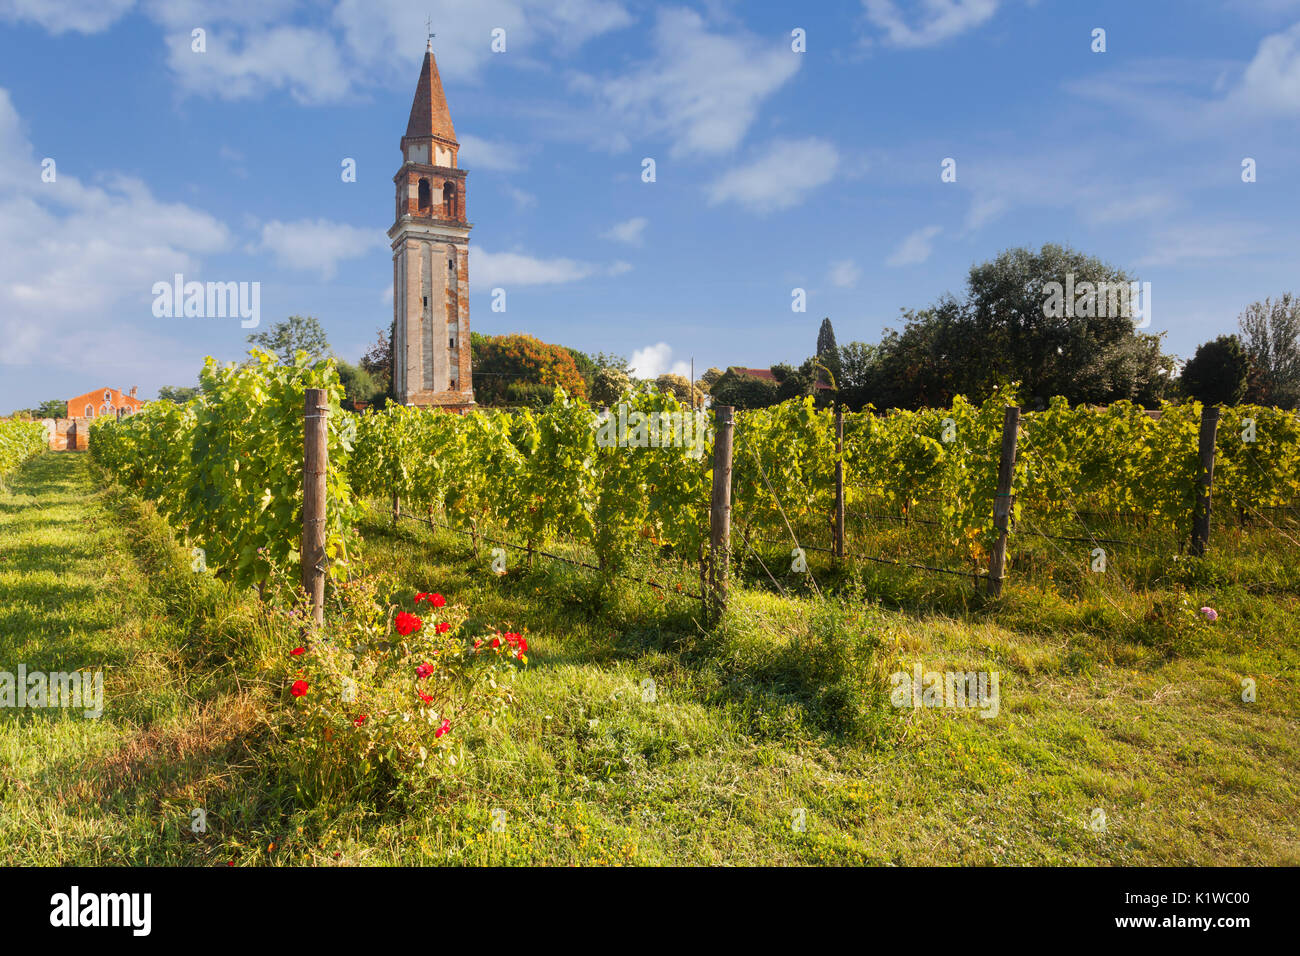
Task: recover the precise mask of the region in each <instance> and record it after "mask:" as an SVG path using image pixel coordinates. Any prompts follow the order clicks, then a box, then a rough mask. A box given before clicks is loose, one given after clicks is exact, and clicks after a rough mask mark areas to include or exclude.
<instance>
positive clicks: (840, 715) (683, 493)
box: [0, 355, 1300, 866]
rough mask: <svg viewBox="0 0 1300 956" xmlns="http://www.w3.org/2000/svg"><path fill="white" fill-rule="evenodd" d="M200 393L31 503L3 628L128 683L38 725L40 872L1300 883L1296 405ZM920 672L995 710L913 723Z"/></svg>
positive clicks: (12, 846)
mask: <svg viewBox="0 0 1300 956" xmlns="http://www.w3.org/2000/svg"><path fill="white" fill-rule="evenodd" d="M201 384H202V389H201V392H200V397H199V398H197V399H196V400H194V401H191V402H189V403H188V404H185V405H176V404H171V403H169V402H163V401H160V402H153V403H150V404H149V405H148V406H146V408H145V409H144V410H143V411H142V412H141V413H139V414H137V415H134V416H132V417H130V418H124V419H122V420H120V421H108V420H106V421H103V422H101V423H98V424H96V425H95V426H94V428H93V431H92V436H91V454H90V455H89V456H85V455H77V454H58V453H46V454H40V455H36V456H34V457H32V458H29V459H28V460H27V461H26V462H24V464H23V465H22V466H21V467H20V468H17V469H15V470H13V471H12V472H11V473H10V475H9V476H8V477H7V478H6V481H5V484H6V485H7V487H6V488H0V585H2V586H3V587H4V588H5V591H6V594H7V595H8V599H7V600H6V602H3V606H0V642H3V644H4V646H6V647H7V648H9V653H10V654H11V655H12V657H13V659H14V660H19V661H27V662H28V667H29V669H30V668H31V667H32V666H33V664H34V663H36V662H39V663H40V664H41V666H42V667H43V669H46V670H59V669H63V668H69V667H70V668H78V669H83V668H84V669H86V670H87V671H89V670H102V672H103V673H104V708H103V709H104V713H103V718H102V720H100V721H96V722H87V721H83V720H80V719H70V718H68V717H67V716H56V717H55V718H54V719H52V720H47V719H45V718H44V717H43V716H41V715H30V714H20V715H17V716H14V717H7V718H4V715H0V718H4V719H0V788H2V789H3V792H4V794H5V800H4V801H3V802H0V851H2V852H4V853H5V855H6V858H11V859H15V860H23V861H40V862H67V861H77V862H85V863H104V862H118V863H122V862H131V863H140V862H152V863H157V862H183V863H188V864H204V865H213V864H215V865H220V866H225V865H228V864H230V863H235V864H236V865H245V864H251V865H256V864H261V863H277V864H278V863H287V864H304V863H307V864H324V865H338V864H340V863H342V864H362V865H364V864H374V863H408V864H409V863H424V864H428V863H452V864H456V863H460V864H464V863H488V864H501V863H507V864H509V863H538V862H544V863H559V864H574V863H576V864H598V865H606V864H618V863H668V864H673V863H704V864H734V863H753V864H766V865H771V864H773V863H790V864H795V863H802V864H818V863H838V864H844V863H848V864H862V863H880V864H902V863H919V862H924V863H981V864H996V863H1026V864H1040V865H1041V864H1053V863H1057V864H1059V863H1093V864H1095V863H1135V862H1137V863H1187V862H1196V863H1220V864H1221V863H1258V862H1269V863H1294V862H1296V861H1297V860H1300V855H1298V854H1300V846H1297V844H1296V838H1295V830H1294V823H1293V817H1294V806H1295V802H1296V793H1297V790H1296V786H1297V785H1296V781H1297V780H1300V743H1298V741H1300V735H1297V734H1296V726H1297V710H1296V707H1297V705H1296V701H1297V700H1298V699H1300V698H1298V697H1297V695H1296V694H1295V675H1296V673H1297V670H1296V667H1297V650H1296V647H1295V642H1294V636H1293V635H1294V632H1295V626H1296V619H1297V603H1296V601H1297V595H1300V567H1298V566H1297V563H1296V561H1295V560H1294V557H1295V555H1297V554H1300V545H1297V538H1300V527H1298V526H1300V521H1298V520H1297V518H1298V517H1300V516H1298V515H1297V512H1296V497H1297V494H1298V493H1300V489H1297V484H1296V483H1297V477H1298V475H1300V467H1298V465H1300V463H1298V462H1297V450H1298V448H1300V428H1298V427H1297V422H1296V419H1295V417H1294V416H1293V415H1289V414H1284V413H1280V412H1277V411H1274V410H1271V409H1265V408H1250V407H1242V408H1227V409H1222V410H1221V412H1220V414H1219V417H1218V421H1217V432H1216V431H1215V430H1207V428H1208V426H1207V423H1209V424H1210V425H1213V424H1214V419H1213V417H1212V416H1208V415H1205V414H1203V410H1202V409H1200V408H1199V407H1196V406H1172V405H1171V406H1166V407H1165V408H1163V409H1161V410H1159V412H1158V413H1154V414H1153V413H1148V412H1147V411H1144V410H1142V409H1141V408H1138V407H1135V406H1128V405H1112V406H1111V407H1109V408H1107V409H1093V408H1086V407H1084V408H1080V407H1075V408H1070V407H1067V406H1065V405H1064V404H1063V403H1057V404H1055V405H1052V406H1051V407H1049V408H1046V409H1042V410H1037V411H1034V410H1029V411H1024V412H1023V413H1021V414H1020V415H1019V416H1018V417H1017V416H1016V415H1015V414H1014V403H1015V399H1016V396H1015V395H1013V394H1011V393H1002V394H997V395H994V396H992V397H991V398H990V399H989V400H988V401H987V402H984V403H982V404H980V405H978V406H977V405H973V404H969V403H966V402H964V401H960V400H959V401H957V402H955V403H954V404H953V405H952V406H951V407H949V408H946V409H936V410H927V411H921V412H891V413H888V414H874V413H871V412H866V413H859V414H843V415H840V416H837V415H836V413H835V412H834V410H826V409H818V408H817V407H816V406H815V405H814V404H812V403H809V402H799V401H796V402H789V403H786V404H783V405H779V406H775V407H772V408H768V409H764V410H762V411H751V412H741V413H736V414H735V415H734V424H733V425H732V426H731V427H728V424H727V422H728V420H729V419H728V415H727V413H726V412H725V410H724V411H723V412H721V413H719V412H717V411H716V410H714V411H710V412H708V413H707V414H706V415H705V419H706V420H707V422H708V423H709V425H710V429H709V430H708V431H706V432H704V433H700V432H697V431H696V430H695V428H694V424H695V422H697V421H698V419H695V418H694V417H693V416H691V413H690V410H689V409H685V410H683V409H682V408H681V406H680V405H679V404H678V403H677V402H676V401H675V400H674V399H673V398H672V397H670V396H668V395H666V394H661V393H659V392H655V391H639V392H633V393H629V394H627V395H625V396H624V401H623V402H622V403H621V405H619V406H616V407H615V408H613V409H611V410H610V411H609V413H608V415H606V414H605V413H604V412H603V411H598V410H593V409H592V408H590V407H589V406H588V405H586V404H585V403H584V402H582V401H578V400H575V399H573V398H572V397H570V396H566V395H564V394H562V393H559V394H557V395H556V397H555V401H554V402H553V403H552V404H551V405H549V406H547V407H545V408H544V409H542V410H531V411H528V410H520V411H503V410H492V409H483V410H479V411H476V412H474V413H471V414H466V415H464V416H458V415H451V414H444V413H435V412H430V411H422V410H418V409H414V408H401V407H390V408H388V409H386V410H384V411H381V412H366V413H362V414H353V413H350V412H346V411H344V410H343V409H342V408H341V406H340V401H341V399H342V389H341V388H340V384H339V380H338V376H337V373H336V371H335V369H334V367H333V366H332V365H331V364H329V363H324V364H319V365H317V364H311V363H308V362H305V361H303V362H298V363H296V364H293V365H279V364H277V363H276V362H275V361H274V360H273V359H272V358H271V357H270V356H267V355H257V356H255V357H254V361H252V362H251V363H246V364H244V365H242V366H220V365H218V364H217V363H215V362H209V363H208V364H207V366H206V367H205V368H204V370H203V373H202V379H201ZM12 434H15V433H6V437H11V436H12ZM25 434H27V435H28V436H29V437H31V436H34V435H35V432H33V431H32V430H31V429H28V430H27V431H26V432H25ZM1009 438H1015V439H1016V442H1015V443H1014V444H1009ZM1207 438H1210V439H1213V441H1212V443H1211V444H1209V445H1208V447H1207ZM728 447H729V448H730V455H729V456H728V455H727V454H726V451H727V449H728ZM1207 451H1213V452H1214V456H1213V469H1212V474H1206V473H1204V469H1203V465H1202V463H1203V462H1204V461H1205V460H1206V455H1207ZM318 452H323V453H319V454H318ZM727 464H729V465H730V468H729V470H728V469H726V468H724V467H723V466H724V465H727ZM1008 466H1013V467H1008ZM719 474H720V475H723V482H722V483H719V485H718V487H719V488H720V487H722V484H723V483H725V481H729V482H730V485H731V495H730V496H729V498H730V500H729V502H728V501H726V500H725V499H726V498H727V496H720V497H721V498H723V499H724V500H721V501H719V500H715V496H714V490H715V475H719ZM1207 490H1208V493H1209V496H1210V497H1211V498H1212V508H1211V509H1209V510H1208V511H1207V510H1205V509H1204V508H1203V507H1202V502H1203V501H1204V499H1205V498H1206V495H1207ZM728 503H729V504H730V508H729V509H727V507H726V505H727V504H728ZM318 505H320V506H321V507H319V509H318ZM719 514H724V515H725V517H726V520H727V521H729V522H730V531H729V535H723V536H722V538H723V541H724V542H725V544H724V548H725V550H723V551H722V554H723V555H724V556H725V557H727V558H728V559H729V570H730V581H729V590H728V591H727V600H726V601H725V602H719V601H718V600H717V595H718V590H717V577H716V572H717V570H718V566H717V565H716V564H715V561H716V560H717V558H718V556H719V541H718V538H719V534H718V530H719V529H718V526H717V523H716V516H717V515H719ZM1202 518H1206V519H1209V522H1208V524H1209V528H1210V530H1209V546H1208V548H1207V549H1206V550H1205V554H1204V557H1195V556H1194V547H1193V545H1194V542H1195V541H1196V538H1197V534H1198V531H1197V527H1198V523H1200V522H1201V520H1202ZM841 527H842V528H843V531H842V532H841V530H840V529H841ZM1203 530H1204V528H1203V527H1202V531H1203ZM1000 542H1004V543H1005V552H1004V553H1003V557H1004V558H1005V574H1004V577H1005V580H1006V587H1005V588H1004V589H1003V590H1002V591H1001V594H1000V595H999V596H997V597H990V594H991V589H990V587H989V585H990V584H991V582H992V581H993V580H994V579H995V558H996V557H997V555H998V553H999V544H1000ZM727 545H729V546H727ZM304 555H307V557H306V558H305V559H304ZM1099 555H1100V556H1099ZM106 567H107V568H111V572H109V573H105V571H104V569H105V568H106ZM313 575H325V576H326V577H327V580H325V581H323V582H322V584H323V587H324V591H323V598H322V600H323V604H324V607H323V612H324V615H323V626H321V625H320V624H317V623H316V622H315V620H314V614H315V609H316V605H315V595H314V593H313V592H312V591H310V590H308V591H307V592H306V594H305V593H304V591H303V589H302V586H303V584H304V583H305V582H306V581H307V580H308V579H309V578H311V577H312V576H313ZM70 582H71V587H70ZM70 594H71V595H74V597H73V599H69V595H70ZM309 598H310V600H309ZM916 670H920V671H925V672H926V673H929V672H931V671H933V672H935V673H941V674H942V673H966V674H986V675H990V676H996V677H999V678H1000V681H1001V683H1000V687H1001V690H1000V692H999V696H998V698H997V701H998V703H997V707H998V710H997V713H996V714H994V713H993V712H992V711H986V710H983V709H981V710H980V711H979V712H978V715H977V714H976V712H975V711H974V710H973V709H972V708H970V707H967V708H960V707H957V708H946V707H933V708H932V707H931V706H930V705H929V704H928V703H927V704H926V705H925V706H924V707H917V706H916V705H915V704H913V705H911V706H902V705H900V704H898V703H896V702H895V701H894V700H893V693H892V691H891V686H893V684H894V682H895V680H896V678H897V677H898V675H899V674H900V673H901V674H903V675H904V676H906V675H907V674H910V673H913V672H914V671H916ZM988 716H997V719H996V720H994V719H981V718H984V717H988ZM196 807H198V808H205V809H206V810H207V811H208V813H209V815H208V818H207V819H208V827H209V829H208V831H207V832H206V833H196V832H193V831H192V830H191V828H190V820H191V815H192V813H193V811H194V808H196ZM1098 811H1101V812H1103V813H1104V815H1105V819H1106V820H1107V821H1108V824H1107V826H1108V829H1107V830H1104V831H1102V830H1098V829H1096V827H1095V826H1094V824H1095V820H1096V815H1097V813H1098ZM792 817H793V819H796V820H798V821H800V822H803V821H804V820H805V818H806V823H807V827H806V829H803V830H799V829H794V828H792V826H791V821H792ZM1189 820H1191V821H1213V825H1212V826H1202V825H1200V824H1196V823H1189V822H1188V821H1189ZM34 821H48V823H43V824H42V825H34Z"/></svg>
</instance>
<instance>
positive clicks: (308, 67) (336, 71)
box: [165, 26, 352, 104]
mask: <svg viewBox="0 0 1300 956" xmlns="http://www.w3.org/2000/svg"><path fill="white" fill-rule="evenodd" d="M165 42H166V45H167V65H168V66H170V67H171V69H172V72H174V73H175V74H176V76H177V78H178V79H179V81H180V84H181V86H182V87H183V88H184V89H186V90H187V91H189V92H192V93H202V94H207V95H210V96H217V97H220V98H221V99H226V100H238V99H247V98H249V97H256V96H261V95H262V94H264V93H266V92H267V91H268V90H285V91H286V92H288V93H289V95H291V96H292V97H293V98H294V99H295V100H297V101H298V102H299V103H304V104H317V103H329V102H335V101H338V100H341V99H343V98H344V97H345V96H347V95H348V94H349V93H350V91H351V86H352V84H351V81H350V79H349V76H348V72H347V70H346V69H345V68H344V65H343V58H342V56H341V55H340V53H339V50H338V47H337V46H336V44H335V42H334V39H333V38H332V37H331V36H330V35H329V34H328V33H324V32H322V31H320V30H313V29H308V28H305V27H290V26H279V27H272V28H269V29H256V30H247V31H240V30H234V29H220V28H218V29H211V30H208V33H207V39H206V51H205V52H203V53H196V52H194V51H193V50H192V49H191V45H190V44H191V39H190V33H189V31H188V30H183V31H178V32H175V33H172V34H169V35H168V36H167V38H166V41H165Z"/></svg>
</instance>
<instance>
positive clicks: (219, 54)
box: [0, 0, 633, 104]
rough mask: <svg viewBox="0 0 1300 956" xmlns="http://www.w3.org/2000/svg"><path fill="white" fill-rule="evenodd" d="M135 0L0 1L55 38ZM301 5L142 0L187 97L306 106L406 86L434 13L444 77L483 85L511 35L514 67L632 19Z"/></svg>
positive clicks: (587, 12)
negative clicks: (203, 42)
mask: <svg viewBox="0 0 1300 956" xmlns="http://www.w3.org/2000/svg"><path fill="white" fill-rule="evenodd" d="M134 6H135V3H134V0H97V2H95V3H86V2H85V0H0V21H7V22H15V23H32V24H35V25H37V26H40V27H42V28H44V29H45V30H47V31H49V32H50V33H53V34H56V35H57V34H61V33H65V32H67V31H69V30H75V31H78V32H80V33H98V32H100V31H103V30H105V29H108V28H109V27H111V26H112V25H113V24H114V23H116V22H117V21H118V20H120V19H121V18H122V17H123V16H124V15H125V14H126V13H128V12H129V11H130V10H131V9H132V8H133V7H134ZM306 7H307V9H306V10H305V11H304V9H303V8H304V4H302V3H300V2H298V0H144V2H142V3H141V4H140V10H141V11H142V12H143V13H144V15H146V16H148V17H149V18H150V19H152V20H154V21H155V22H156V23H158V24H159V25H160V26H162V28H163V31H164V34H165V38H164V42H165V45H166V47H167V50H168V55H167V62H168V65H169V66H170V67H171V69H172V70H173V71H174V72H175V74H176V76H177V78H178V80H179V82H180V86H181V88H182V89H183V90H184V91H186V92H189V93H196V94H200V95H206V96H217V97H221V98H224V99H232V100H233V99H243V98H249V97H256V96H262V95H264V94H266V93H268V92H273V91H286V92H288V93H289V94H290V95H291V96H293V97H294V98H295V99H296V100H297V101H298V102H301V103H308V104H315V103H328V102H337V101H339V100H341V99H344V98H346V97H348V96H350V95H352V94H354V93H355V92H356V90H357V89H358V88H362V87H366V86H370V85H374V84H380V85H392V84H395V83H401V84H409V83H410V82H411V78H412V76H413V75H414V70H415V68H416V65H417V64H418V63H419V62H420V59H421V58H422V57H423V55H424V35H425V17H426V16H428V17H432V18H433V22H434V24H435V26H434V31H435V32H436V33H437V34H438V37H437V39H436V40H435V41H434V42H435V44H436V46H435V51H436V53H437V56H438V69H439V72H440V73H441V74H442V76H443V78H444V79H448V78H451V79H453V80H462V79H474V78H475V77H476V76H477V75H478V73H479V72H480V70H481V69H482V68H483V66H484V64H485V63H487V62H488V60H489V58H491V57H492V55H493V54H492V51H491V49H490V47H489V44H488V42H487V37H488V36H489V34H490V31H491V30H493V29H494V28H496V27H501V28H502V29H504V30H506V36H507V42H508V50H509V52H510V53H511V54H513V56H512V61H514V62H519V63H523V62H528V61H529V60H530V59H531V60H532V61H533V62H536V61H537V60H538V59H539V58H540V57H552V56H553V55H554V54H559V55H564V54H567V53H569V52H572V51H573V50H574V49H576V48H578V47H580V46H581V45H582V44H584V43H586V42H587V41H589V40H590V39H592V38H593V37H596V36H600V35H601V34H604V33H607V32H609V31H611V30H617V29H621V28H623V27H626V26H628V25H630V24H631V23H632V22H633V19H632V16H631V14H629V13H628V12H627V10H626V9H625V7H624V6H623V4H622V2H620V0H558V2H557V0H475V2H473V3H466V2H465V0H427V2H426V3H422V4H419V5H416V4H412V3H410V2H409V0H340V2H339V3H337V5H335V6H334V8H333V9H332V10H329V9H328V8H327V7H326V6H325V5H323V4H311V5H306ZM195 27H202V28H203V29H205V30H206V31H207V38H206V39H207V52H206V53H194V52H191V50H190V40H191V37H190V31H191V30H192V29H194V28H195Z"/></svg>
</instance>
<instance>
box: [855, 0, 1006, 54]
mask: <svg viewBox="0 0 1300 956" xmlns="http://www.w3.org/2000/svg"><path fill="white" fill-rule="evenodd" d="M862 5H863V6H864V7H865V8H866V13H867V19H868V20H870V21H871V22H872V23H873V24H874V25H875V26H877V27H879V28H880V29H882V30H884V31H885V36H886V39H887V40H888V42H889V43H891V44H893V45H894V46H899V47H924V46H933V45H934V44H936V43H942V42H943V41H944V40H947V39H949V38H951V37H954V36H957V35H958V34H959V33H965V32H966V31H967V30H971V29H973V28H975V27H978V26H980V25H981V24H983V23H985V22H987V21H988V20H989V19H991V18H992V16H993V14H995V13H997V9H998V0H920V2H919V3H918V4H916V5H915V6H917V7H919V15H918V16H915V17H913V18H912V20H913V22H912V24H911V25H909V24H908V23H907V21H906V19H905V18H904V16H903V14H902V12H901V11H900V10H899V9H898V4H897V3H896V2H895V0H862Z"/></svg>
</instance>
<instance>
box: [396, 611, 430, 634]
mask: <svg viewBox="0 0 1300 956" xmlns="http://www.w3.org/2000/svg"><path fill="white" fill-rule="evenodd" d="M423 623H424V622H423V621H421V620H420V619H419V618H418V617H416V616H415V615H414V614H410V613H408V612H406V611H398V612H397V617H395V618H393V626H394V627H396V628H397V633H398V634H401V635H402V637H406V636H407V635H409V634H412V633H414V632H415V631H418V630H419V629H420V625H422V624H423Z"/></svg>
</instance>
